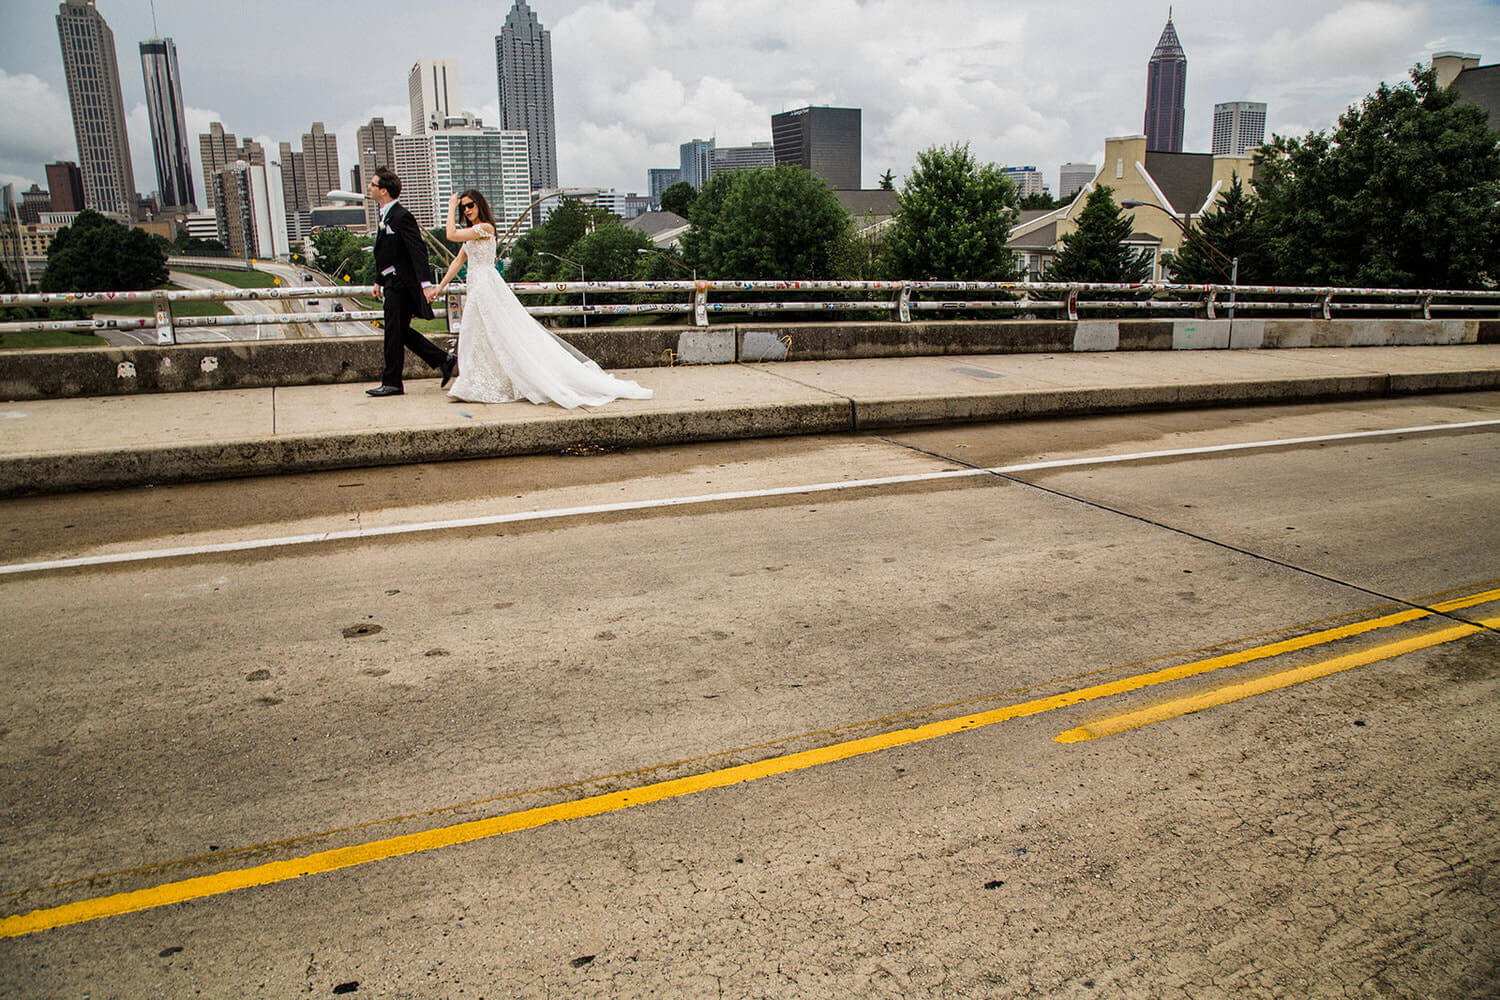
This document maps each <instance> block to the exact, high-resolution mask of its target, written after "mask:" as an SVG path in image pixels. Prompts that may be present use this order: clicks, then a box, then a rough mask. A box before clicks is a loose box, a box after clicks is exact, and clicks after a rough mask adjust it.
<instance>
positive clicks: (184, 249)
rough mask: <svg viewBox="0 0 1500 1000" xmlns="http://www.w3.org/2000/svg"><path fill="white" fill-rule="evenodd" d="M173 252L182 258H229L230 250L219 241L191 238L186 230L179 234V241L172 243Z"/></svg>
mask: <svg viewBox="0 0 1500 1000" xmlns="http://www.w3.org/2000/svg"><path fill="white" fill-rule="evenodd" d="M172 252H173V254H174V255H178V256H182V257H228V256H229V248H228V247H226V246H225V245H224V244H222V243H220V242H219V241H218V240H208V239H201V238H199V237H196V236H189V235H188V234H187V231H186V230H184V231H183V232H180V233H178V234H177V239H176V240H175V241H173V243H172Z"/></svg>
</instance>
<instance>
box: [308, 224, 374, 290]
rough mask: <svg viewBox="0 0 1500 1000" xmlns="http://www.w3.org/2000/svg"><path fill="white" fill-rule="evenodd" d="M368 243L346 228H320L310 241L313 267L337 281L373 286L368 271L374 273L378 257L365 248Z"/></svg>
mask: <svg viewBox="0 0 1500 1000" xmlns="http://www.w3.org/2000/svg"><path fill="white" fill-rule="evenodd" d="M364 241H365V238H364V237H362V236H359V235H356V234H355V233H351V232H349V231H347V230H344V229H320V230H318V231H317V232H316V233H313V236H312V240H311V241H310V243H311V246H312V253H313V258H312V259H313V265H314V266H315V267H317V268H318V270H320V271H322V272H323V273H324V274H326V275H328V276H329V277H330V278H332V279H334V280H335V281H339V280H342V279H343V278H345V277H348V278H349V279H350V281H351V282H352V283H354V284H370V283H371V282H370V281H366V280H365V278H366V277H367V275H366V273H365V272H366V271H373V270H374V268H375V257H374V255H373V254H371V253H370V251H369V250H368V249H366V248H364V247H362V246H361V244H363V243H364ZM368 277H371V279H372V280H373V276H372V275H371V276H368Z"/></svg>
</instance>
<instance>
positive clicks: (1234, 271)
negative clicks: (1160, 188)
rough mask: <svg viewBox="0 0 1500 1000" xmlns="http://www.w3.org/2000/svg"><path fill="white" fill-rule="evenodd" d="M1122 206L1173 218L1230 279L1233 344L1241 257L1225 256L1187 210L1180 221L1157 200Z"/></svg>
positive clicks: (1229, 342) (1132, 200) (1125, 202)
mask: <svg viewBox="0 0 1500 1000" xmlns="http://www.w3.org/2000/svg"><path fill="white" fill-rule="evenodd" d="M1120 207H1121V208H1154V209H1156V210H1157V211H1158V212H1160V213H1161V214H1162V215H1165V216H1166V217H1167V218H1169V219H1171V220H1172V225H1174V226H1176V227H1177V228H1178V229H1180V230H1182V236H1183V239H1184V241H1194V242H1195V244H1196V245H1197V246H1199V247H1202V248H1203V250H1204V251H1205V252H1206V254H1207V256H1208V260H1209V263H1211V264H1213V266H1214V269H1215V270H1217V271H1218V272H1219V273H1220V274H1223V275H1224V277H1226V278H1228V279H1229V287H1230V291H1229V337H1228V338H1227V342H1226V343H1225V345H1224V346H1225V347H1230V346H1232V345H1233V344H1234V300H1235V292H1234V289H1235V287H1236V286H1238V285H1239V283H1240V259H1239V258H1238V257H1235V258H1233V259H1230V258H1228V257H1225V256H1224V252H1223V251H1222V250H1220V249H1219V248H1218V247H1216V246H1214V245H1213V244H1212V243H1210V242H1209V241H1208V240H1207V239H1206V238H1205V237H1204V236H1203V234H1202V233H1198V232H1194V231H1193V226H1192V216H1191V215H1189V214H1188V213H1187V212H1183V213H1182V219H1181V220H1180V221H1179V220H1178V218H1177V216H1176V215H1174V214H1172V213H1171V212H1169V211H1167V210H1166V209H1165V208H1163V207H1162V206H1160V205H1158V204H1156V203H1155V202H1149V201H1140V200H1139V199H1136V198H1125V199H1123V200H1122V201H1121V202H1120ZM1225 264H1228V265H1229V273H1227V274H1225V272H1224V265H1225Z"/></svg>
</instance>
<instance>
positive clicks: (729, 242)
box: [683, 166, 850, 279]
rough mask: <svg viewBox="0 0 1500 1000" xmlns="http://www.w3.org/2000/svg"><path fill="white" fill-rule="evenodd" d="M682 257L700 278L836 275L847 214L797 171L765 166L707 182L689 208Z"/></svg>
mask: <svg viewBox="0 0 1500 1000" xmlns="http://www.w3.org/2000/svg"><path fill="white" fill-rule="evenodd" d="M688 219H689V221H691V222H692V228H691V229H690V230H689V231H688V232H687V234H686V235H685V237H684V239H683V250H684V258H685V260H686V261H687V264H688V266H689V267H695V268H697V269H698V275H699V277H703V278H731V279H769V278H789V279H797V278H800V279H816V278H836V277H840V276H841V274H840V272H839V262H840V259H841V250H842V248H843V247H844V246H845V245H846V243H847V241H848V234H849V228H850V220H849V213H848V212H846V211H844V207H843V206H842V205H840V204H839V200H838V198H837V197H835V196H834V193H833V190H832V189H831V188H830V187H829V186H828V185H827V184H825V183H824V182H823V181H822V179H821V178H818V177H816V176H814V175H813V174H812V173H810V172H809V171H807V170H805V169H803V168H802V167H794V166H779V167H763V168H761V169H758V170H743V171H735V172H734V173H728V174H720V175H718V176H717V177H712V178H710V179H709V182H708V183H707V184H705V185H704V186H703V191H702V192H701V193H700V194H699V196H698V199H697V200H696V201H695V202H693V206H692V208H691V209H690V210H689V215H688Z"/></svg>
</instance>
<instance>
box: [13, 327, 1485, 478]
mask: <svg viewBox="0 0 1500 1000" xmlns="http://www.w3.org/2000/svg"><path fill="white" fill-rule="evenodd" d="M621 374H622V375H624V376H625V377H627V378H631V379H634V380H636V381H638V382H640V383H641V384H643V385H646V386H649V387H650V388H652V389H654V390H655V391H656V395H655V398H653V399H650V400H622V401H619V402H616V403H612V404H610V405H608V406H606V407H602V408H600V409H598V410H593V411H589V410H584V411H578V412H573V411H568V410H563V409H561V408H559V407H555V406H533V405H531V404H530V403H506V404H495V405H482V404H474V403H462V402H457V401H454V400H451V399H449V397H448V396H447V394H446V393H444V392H442V391H440V390H439V389H438V387H437V383H436V381H434V380H429V379H416V380H410V381H408V382H407V394H406V395H404V396H397V397H392V398H388V399H372V398H370V397H368V396H366V395H365V393H364V389H365V388H366V387H365V386H364V385H349V384H340V385H308V386H291V387H281V388H260V389H238V390H222V391H212V392H188V393H162V394H150V395H132V396H107V397H86V398H77V399H50V400H37V401H26V402H12V403H0V496H17V495H23V494H31V493H50V492H59V491H65V490H75V489H88V488H97V487H111V486H129V485H140V484H145V483H168V482H181V481H186V480H196V479H221V478H228V477H233V476H252V475H271V474H277V473H287V472H304V471H311V470H318V469H334V468H345V467H351V466H370V465H393V464H402V463H409V462H434V461H442V460H445V459H459V458H484V457H495V456H504V455H523V454H537V453H545V452H555V451H561V450H563V449H564V448H567V447H569V446H574V445H584V446H588V445H598V446H602V447H608V448H620V447H647V446H650V445H661V444H676V443H682V442H689V441H713V440H728V439H734V438H749V437H773V436H780V435H791V434H814V433H830V432H848V431H857V430H874V429H880V428H896V427H908V426H913V425H918V424H932V423H945V422H961V421H982V420H1006V419H1017V418H1028V417H1044V416H1063V415H1081V414H1093V413H1110V412H1124V411H1130V410H1156V409H1176V408H1189V407H1200V406H1203V407H1206V406H1224V405H1234V404H1264V403H1275V402H1287V403H1293V402H1307V401H1311V400H1323V399H1355V398H1368V397H1377V396H1387V395H1413V394H1420V393H1430V392H1450V391H1464V390H1477V389H1495V388H1500V345H1495V344H1480V345H1461V346H1448V347H1369V348H1328V349H1319V348H1307V349H1296V350H1264V351H1134V352H1119V353H1073V354H1055V355H1054V354H1008V355H995V354H986V355H972V356H942V357H916V358H880V359H864V360H846V361H801V362H773V363H766V364H730V365H709V366H692V367H675V368H647V369H637V370H631V371H624V372H622V373H621Z"/></svg>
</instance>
